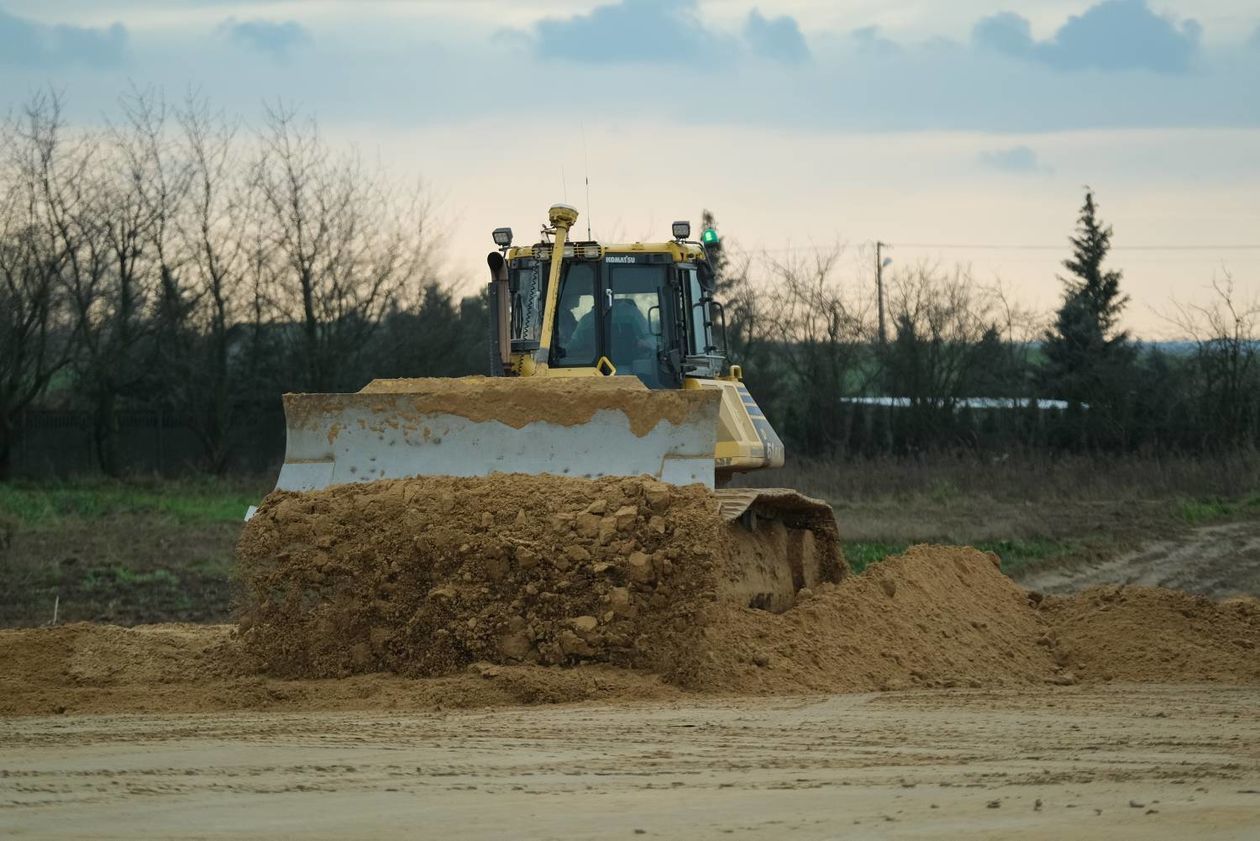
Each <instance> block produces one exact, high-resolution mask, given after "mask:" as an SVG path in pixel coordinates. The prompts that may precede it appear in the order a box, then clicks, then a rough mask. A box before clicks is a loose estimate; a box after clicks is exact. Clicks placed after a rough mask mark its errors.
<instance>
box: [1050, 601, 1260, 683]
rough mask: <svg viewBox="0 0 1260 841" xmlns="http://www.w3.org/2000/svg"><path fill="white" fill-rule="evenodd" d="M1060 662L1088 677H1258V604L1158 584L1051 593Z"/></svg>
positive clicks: (1054, 637)
mask: <svg viewBox="0 0 1260 841" xmlns="http://www.w3.org/2000/svg"><path fill="white" fill-rule="evenodd" d="M1042 611H1043V612H1044V613H1045V614H1046V617H1047V619H1048V621H1049V623H1050V625H1051V627H1052V630H1051V637H1052V643H1053V645H1052V648H1053V653H1054V656H1055V658H1056V662H1058V663H1059V664H1060V665H1062V666H1063V667H1064V668H1066V669H1070V670H1071V671H1072V673H1073V674H1074V675H1075V676H1076V677H1078V678H1080V679H1081V680H1088V681H1110V680H1121V681H1144V682H1180V681H1225V682H1230V683H1249V682H1255V681H1260V603H1257V601H1256V600H1255V599H1250V598H1234V599H1227V600H1225V601H1221V602H1215V601H1212V600H1211V599H1208V598H1205V597H1204V596H1196V595H1191V594H1189V593H1183V592H1180V591H1177V590H1165V589H1161V588H1156V587H1121V586H1113V587H1095V588H1093V589H1090V590H1086V591H1084V592H1082V593H1078V594H1077V595H1075V596H1070V597H1050V598H1048V599H1046V601H1045V603H1044V606H1043V608H1042Z"/></svg>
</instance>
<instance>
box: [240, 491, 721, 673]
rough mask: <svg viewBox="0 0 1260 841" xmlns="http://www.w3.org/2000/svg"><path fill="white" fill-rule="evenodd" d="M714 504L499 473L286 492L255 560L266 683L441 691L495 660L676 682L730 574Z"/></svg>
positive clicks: (251, 530)
mask: <svg viewBox="0 0 1260 841" xmlns="http://www.w3.org/2000/svg"><path fill="white" fill-rule="evenodd" d="M722 528H723V523H722V521H721V519H720V518H719V517H718V514H717V510H716V506H715V504H714V501H713V497H712V494H711V493H710V492H708V491H706V490H705V489H704V488H702V487H699V486H691V487H685V488H680V487H674V486H671V485H665V484H662V483H660V482H656V481H653V480H651V479H646V478H644V479H621V478H616V479H614V478H609V479H601V480H579V479H561V478H558V477H554V476H525V475H505V474H497V475H495V476H493V477H490V478H468V479H460V478H452V477H427V478H418V479H407V480H398V481H384V482H373V483H370V484H366V485H352V486H340V487H335V488H331V489H328V490H325V491H319V492H315V493H307V494H291V493H274V494H272V495H270V496H268V497H267V499H266V500H265V501H264V503H263V505H262V506H261V507H260V508H259V511H258V513H257V514H256V515H255V516H254V518H253V519H252V520H251V521H250V522H249V524H248V525H247V526H246V528H245V530H244V532H243V535H242V538H241V542H240V545H239V547H238V558H239V562H240V578H241V582H242V585H243V600H242V610H241V629H242V639H243V642H244V644H245V648H246V650H247V651H248V652H249V653H250V655H251V656H253V657H254V658H255V659H256V663H257V665H258V667H259V668H261V669H262V670H264V671H266V672H268V673H270V674H275V675H282V676H295V677H296V676H301V677H339V676H345V675H349V674H355V673H364V672H378V671H389V672H394V673H398V674H403V675H409V676H421V675H423V676H434V675H441V674H447V673H450V672H452V671H456V670H458V669H460V668H462V667H463V666H465V665H467V664H469V663H473V662H477V661H490V662H497V663H503V664H512V663H538V664H542V665H555V664H574V663H578V662H605V663H611V664H615V665H620V666H629V667H634V668H645V669H650V670H654V671H660V670H663V669H664V668H666V667H667V666H668V661H669V659H670V657H672V654H673V652H674V651H675V650H677V649H679V648H686V647H687V645H688V642H687V641H688V640H689V639H690V638H691V637H693V636H694V634H695V632H696V617H697V615H698V612H699V611H700V610H701V609H702V608H703V607H705V606H706V604H707V603H708V602H709V601H711V600H713V599H714V598H716V594H717V591H718V581H719V579H720V578H721V577H722V576H723V575H724V574H725V572H724V570H723V569H722V563H721V562H722V559H723V558H724V557H725V556H726V555H727V554H729V553H724V552H723V551H722V548H721V547H722V545H723V540H724V536H723V534H722Z"/></svg>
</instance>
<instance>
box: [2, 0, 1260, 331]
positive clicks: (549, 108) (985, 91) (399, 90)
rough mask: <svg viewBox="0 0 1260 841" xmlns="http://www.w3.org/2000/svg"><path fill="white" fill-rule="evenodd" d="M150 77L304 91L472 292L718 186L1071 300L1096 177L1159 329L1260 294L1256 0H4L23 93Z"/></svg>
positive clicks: (98, 110) (855, 270)
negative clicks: (1219, 300)
mask: <svg viewBox="0 0 1260 841" xmlns="http://www.w3.org/2000/svg"><path fill="white" fill-rule="evenodd" d="M132 83H138V84H141V85H145V84H150V83H152V84H156V85H160V86H161V87H162V88H163V89H164V90H166V91H167V92H168V94H169V95H171V96H173V97H180V96H182V95H183V92H184V91H185V90H187V89H188V88H189V86H194V87H196V88H198V89H200V90H201V91H202V92H204V93H205V94H206V95H208V96H209V97H211V98H212V100H214V101H215V102H216V103H217V104H219V105H221V106H222V107H224V108H226V109H228V110H230V111H233V112H236V113H238V114H240V115H242V116H243V117H246V118H252V117H255V116H257V115H258V113H259V111H260V103H262V102H263V101H264V100H275V99H283V100H284V101H286V102H288V103H290V104H293V105H297V106H300V107H301V108H303V109H305V110H306V111H308V112H311V113H313V114H315V115H316V116H317V117H318V118H319V120H320V123H321V126H322V127H323V129H324V130H325V132H326V134H327V135H329V136H330V137H331V138H334V139H336V140H338V141H343V140H344V141H347V142H354V143H356V144H358V145H359V147H360V148H361V149H362V150H363V151H364V152H365V153H367V154H368V155H370V156H372V157H373V158H379V159H380V161H381V162H382V163H383V165H384V166H386V167H388V168H389V169H390V170H391V171H394V172H396V173H397V174H398V177H399V178H413V177H417V176H420V177H423V178H424V179H425V180H426V182H427V183H428V184H429V185H430V188H431V189H432V190H433V191H434V192H435V194H436V195H437V196H438V197H439V198H440V199H441V201H442V205H441V206H442V210H443V213H444V215H445V217H446V219H447V221H448V225H449V228H450V232H451V233H450V265H451V267H452V268H453V269H454V270H456V271H457V272H458V273H459V274H460V276H461V277H462V278H463V282H464V283H465V285H466V288H471V285H472V284H473V283H474V282H480V281H481V280H482V278H481V272H482V271H483V269H482V267H483V266H484V262H483V261H484V255H485V252H486V250H487V249H488V247H490V245H491V243H490V239H489V232H490V230H491V229H492V228H494V227H496V226H499V225H511V226H512V227H514V228H515V229H516V230H517V231H518V232H519V233H520V234H522V235H525V236H526V237H527V238H528V237H529V235H530V234H532V232H533V231H534V230H536V226H537V225H538V223H539V222H540V221H542V218H543V216H544V214H545V210H546V207H547V206H548V205H549V204H550V203H552V202H554V201H558V200H564V199H567V200H568V201H569V203H571V204H575V205H577V206H578V208H579V210H581V211H582V212H583V214H584V215H583V220H582V222H580V223H579V227H580V228H584V224H585V220H586V217H587V216H588V215H589V217H590V218H591V220H593V225H594V233H595V235H596V236H597V237H603V238H619V239H626V238H628V239H638V238H645V237H653V238H664V237H665V236H667V234H668V230H669V223H670V221H671V220H673V219H675V218H687V217H690V218H692V219H694V220H696V221H698V217H699V212H700V209H701V208H702V207H709V208H711V209H712V210H713V211H714V212H716V214H717V216H718V219H719V221H720V223H721V228H722V232H723V234H724V235H725V236H726V237H728V239H730V240H732V241H735V242H738V244H739V245H740V246H742V247H743V248H746V249H749V250H757V249H765V250H767V251H769V252H770V253H772V254H774V255H776V256H781V255H783V254H785V253H787V251H786V250H787V249H808V248H811V247H827V246H830V245H831V244H833V243H843V244H845V245H846V246H847V251H846V255H847V256H846V258H845V271H846V273H847V274H848V275H849V276H851V277H852V279H853V282H855V283H856V282H863V281H866V280H867V279H868V278H867V276H868V275H869V269H868V267H869V264H870V259H869V258H868V256H867V252H868V247H869V243H871V242H873V241H874V240H876V239H879V240H883V241H885V242H889V243H892V245H893V250H892V252H891V253H892V255H893V257H894V259H895V260H896V261H897V262H896V263H895V265H896V266H906V265H911V264H914V263H916V262H918V261H920V260H939V261H942V262H944V263H947V264H952V263H954V262H958V261H961V262H966V263H969V264H970V265H971V266H972V268H973V270H974V271H975V272H976V274H977V275H979V276H980V277H981V278H984V279H991V278H993V277H996V276H1000V277H1001V278H1003V279H1004V280H1005V281H1006V282H1007V284H1008V285H1010V286H1011V287H1013V288H1014V289H1015V290H1016V291H1017V292H1018V293H1019V295H1020V297H1021V298H1023V299H1024V300H1025V301H1026V302H1027V303H1029V304H1031V305H1035V306H1038V307H1041V308H1044V309H1049V308H1050V307H1052V306H1053V305H1054V304H1055V302H1056V300H1057V296H1058V283H1057V281H1056V280H1055V273H1056V270H1057V261H1059V260H1061V259H1062V258H1063V257H1064V256H1065V253H1064V252H1063V251H1062V250H1060V251H1056V250H1055V248H1056V247H1059V246H1061V245H1064V244H1065V242H1066V239H1065V238H1066V236H1067V235H1068V234H1069V233H1070V231H1071V227H1072V225H1073V223H1074V219H1075V215H1076V211H1077V208H1078V206H1079V204H1080V200H1081V193H1082V188H1083V185H1085V184H1089V185H1091V186H1093V187H1094V188H1095V190H1096V191H1097V193H1098V199H1099V202H1100V204H1101V208H1102V213H1103V215H1104V217H1105V218H1106V220H1107V221H1108V222H1110V223H1112V224H1113V225H1114V226H1115V229H1116V239H1115V243H1116V245H1117V251H1116V253H1115V255H1114V261H1115V263H1116V264H1117V265H1118V266H1119V267H1121V268H1123V269H1124V270H1125V285H1126V287H1127V290H1128V292H1129V293H1130V294H1131V296H1132V298H1133V303H1132V304H1131V306H1130V310H1129V313H1128V319H1127V320H1128V323H1129V325H1130V326H1132V327H1134V328H1136V329H1137V330H1138V331H1139V332H1141V333H1143V334H1145V335H1152V336H1153V335H1156V334H1160V333H1163V332H1166V325H1165V323H1164V322H1163V321H1162V320H1161V319H1160V318H1159V316H1158V315H1157V312H1158V311H1166V310H1167V309H1168V300H1169V298H1170V297H1172V296H1176V297H1178V298H1181V299H1183V300H1192V299H1196V298H1201V297H1202V295H1203V291H1204V288H1205V287H1206V286H1207V285H1208V284H1209V283H1210V282H1211V280H1212V278H1213V274H1214V273H1216V274H1219V273H1220V272H1222V271H1223V270H1224V269H1229V270H1230V271H1232V273H1233V274H1234V276H1235V279H1236V281H1237V283H1238V285H1239V286H1240V287H1242V288H1244V289H1246V290H1248V293H1249V294H1255V293H1257V292H1260V3H1257V2H1256V0H1194V2H1189V0H1176V1H1175V2H1158V0H1103V2H1097V3H1090V2H1059V0H1031V2H1029V1H1028V0H1020V1H1019V2H1011V1H1010V0H1007V2H1002V1H1001V0H997V2H990V0H954V2H950V3H942V2H939V0H901V2H897V0H891V1H890V0H881V2H876V0H856V2H848V3H845V2H827V1H826V0H791V1H790V2H775V3H772V2H761V3H749V2H743V0H707V2H697V0H669V1H667V0H621V1H620V2H602V3H601V2H560V0H520V1H519V2H517V1H516V0H513V2H492V1H491V0H354V2H351V1H350V0H340V2H336V1H334V0H288V1H287V2H269V0H254V2H218V0H132V1H131V2H125V0H124V1H123V2H107V1H106V0H0V108H7V107H9V106H12V105H13V104H15V103H17V102H19V101H20V100H21V99H23V98H24V97H25V96H27V95H28V94H29V93H30V92H31V91H32V90H34V89H36V88H39V87H40V86H44V85H48V84H52V85H55V86H56V87H57V88H59V89H62V90H64V92H65V93H66V95H67V97H68V98H69V100H70V104H71V107H72V114H73V116H74V117H75V118H76V119H79V120H96V119H100V117H101V116H102V115H103V114H105V113H107V112H108V110H109V109H110V108H111V107H112V103H113V102H114V101H115V100H116V98H117V96H118V94H119V93H120V92H122V91H123V90H125V89H126V88H127V87H128V86H129V85H130V84H132ZM587 175H589V178H590V181H591V201H590V203H589V207H588V204H587V201H586V198H585V194H584V189H583V186H582V184H583V179H584V177H585V176H587ZM980 246H984V247H980ZM1008 246H1032V247H1024V248H1008ZM1046 246H1048V248H1047V247H1046ZM1151 246H1161V247H1162V246H1177V249H1176V250H1152V249H1150V248H1149V247H1151ZM1200 246H1211V247H1209V248H1200ZM1225 246H1229V247H1228V248H1227V247H1225ZM1242 246H1251V247H1250V248H1244V247H1242ZM1064 248H1065V245H1064ZM863 270H866V272H865V274H863Z"/></svg>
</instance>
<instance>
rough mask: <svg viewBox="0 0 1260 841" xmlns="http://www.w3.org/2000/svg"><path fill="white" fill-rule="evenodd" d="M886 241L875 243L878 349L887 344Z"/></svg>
mask: <svg viewBox="0 0 1260 841" xmlns="http://www.w3.org/2000/svg"><path fill="white" fill-rule="evenodd" d="M885 245H886V243H882V242H876V243H875V287H876V289H877V290H878V292H879V349H880V350H883V349H884V348H885V347H886V346H887V345H888V332H887V331H886V330H885V328H884V247H885Z"/></svg>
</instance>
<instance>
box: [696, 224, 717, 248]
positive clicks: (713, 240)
mask: <svg viewBox="0 0 1260 841" xmlns="http://www.w3.org/2000/svg"><path fill="white" fill-rule="evenodd" d="M700 241H701V242H702V243H704V244H705V245H717V244H718V243H719V242H721V239H720V238H719V237H718V232H717V231H716V230H714V229H713V228H705V229H704V233H702V234H701V235H700Z"/></svg>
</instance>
